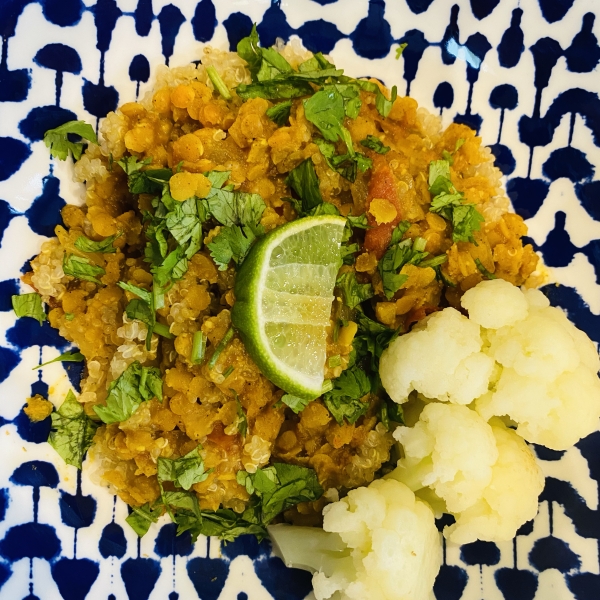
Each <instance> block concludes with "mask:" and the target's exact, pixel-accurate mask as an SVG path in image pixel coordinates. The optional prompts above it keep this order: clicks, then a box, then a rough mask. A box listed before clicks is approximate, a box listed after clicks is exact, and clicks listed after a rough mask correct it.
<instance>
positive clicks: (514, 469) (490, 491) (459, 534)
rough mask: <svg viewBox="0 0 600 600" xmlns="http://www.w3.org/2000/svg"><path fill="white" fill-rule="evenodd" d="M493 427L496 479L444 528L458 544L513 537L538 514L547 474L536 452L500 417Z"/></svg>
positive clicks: (450, 538) (494, 472)
mask: <svg viewBox="0 0 600 600" xmlns="http://www.w3.org/2000/svg"><path fill="white" fill-rule="evenodd" d="M492 431H493V433H494V437H495V438H496V446H497V448H498V460H497V461H496V463H495V464H494V466H493V467H492V480H491V482H490V483H489V485H488V486H487V487H486V488H485V489H484V490H483V493H482V494H481V497H480V498H479V499H478V500H477V502H475V504H473V505H472V506H471V507H470V508H468V509H467V510H465V511H464V512H461V513H460V514H458V515H456V523H455V524H453V525H450V526H449V527H446V529H445V530H444V536H445V537H447V538H448V539H449V540H451V541H452V542H456V543H457V544H468V543H470V542H473V541H475V540H485V541H504V540H510V539H512V538H513V537H515V535H516V533H517V529H518V528H519V527H520V526H521V525H522V524H523V523H526V522H527V521H529V520H530V519H533V517H535V515H536V514H537V510H538V496H539V495H540V494H541V493H542V490H543V489H544V476H543V474H542V470H541V469H540V467H539V465H538V464H537V461H536V458H535V456H534V454H533V452H532V451H531V449H530V448H529V446H528V445H527V444H526V443H525V442H524V441H523V440H522V439H521V438H520V437H519V436H518V435H517V434H516V433H515V432H514V431H512V430H511V429H507V428H506V427H505V426H504V425H503V424H502V423H501V422H500V421H499V420H497V419H494V421H493V422H492Z"/></svg>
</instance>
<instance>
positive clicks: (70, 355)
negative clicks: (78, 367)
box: [31, 351, 85, 371]
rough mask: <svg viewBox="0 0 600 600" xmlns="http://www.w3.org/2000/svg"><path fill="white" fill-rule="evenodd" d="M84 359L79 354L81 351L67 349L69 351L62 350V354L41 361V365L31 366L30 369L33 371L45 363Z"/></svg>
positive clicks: (81, 360)
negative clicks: (43, 361)
mask: <svg viewBox="0 0 600 600" xmlns="http://www.w3.org/2000/svg"><path fill="white" fill-rule="evenodd" d="M84 360H85V357H84V356H83V354H81V352H71V351H69V352H64V353H63V354H61V355H59V356H57V357H56V358H53V359H52V360H49V361H47V362H45V363H42V364H41V365H37V366H36V367H33V368H32V369H31V370H32V371H35V370H36V369H39V368H40V367H45V366H46V365H50V364H52V363H55V362H83V361H84Z"/></svg>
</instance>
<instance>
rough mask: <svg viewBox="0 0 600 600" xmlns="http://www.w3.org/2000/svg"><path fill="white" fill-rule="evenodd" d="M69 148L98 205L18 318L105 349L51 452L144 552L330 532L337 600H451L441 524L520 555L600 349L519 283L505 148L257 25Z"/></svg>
mask: <svg viewBox="0 0 600 600" xmlns="http://www.w3.org/2000/svg"><path fill="white" fill-rule="evenodd" d="M73 134H77V135H79V136H80V137H82V138H84V139H85V140H87V141H88V142H89V143H88V144H87V147H86V148H85V151H83V143H79V142H74V141H73V138H72V137H71V138H69V136H72V135H73ZM45 141H46V144H47V145H48V146H49V148H50V150H51V152H52V154H53V155H54V156H55V157H57V158H62V159H65V158H67V155H68V154H69V152H70V153H72V155H73V157H74V159H76V163H75V171H74V172H75V178H76V179H77V180H78V181H80V182H84V183H85V189H86V192H85V194H86V196H85V203H84V204H83V205H82V206H75V205H67V206H65V207H64V209H63V211H62V217H63V221H64V225H59V226H57V228H56V236H57V237H56V238H53V239H51V240H48V241H47V242H45V243H44V244H43V246H42V249H41V252H40V254H39V255H38V256H37V257H36V258H35V259H34V260H33V261H32V262H31V267H32V271H31V272H30V273H28V274H26V275H25V276H24V278H23V280H24V282H25V283H27V284H29V285H30V286H31V287H32V288H33V289H34V290H35V291H34V292H32V293H28V294H23V295H21V296H15V297H14V298H13V304H14V306H15V311H16V312H17V314H18V315H19V316H29V317H34V318H37V319H38V320H40V322H43V321H44V320H45V319H46V318H47V319H48V321H49V322H50V325H52V326H53V327H55V328H56V329H58V331H59V332H60V334H61V335H62V336H63V337H64V338H65V339H67V340H69V341H71V342H73V344H74V345H75V346H76V347H77V348H78V349H79V353H80V354H67V355H62V356H61V357H59V358H58V359H57V360H78V359H81V360H83V359H84V360H85V371H84V377H83V379H82V382H81V392H80V393H79V394H78V397H76V396H75V395H74V394H73V393H70V394H69V396H68V397H67V399H66V400H65V401H64V402H63V404H62V405H61V406H60V407H59V408H58V410H56V411H54V412H53V413H52V423H53V431H52V434H51V436H50V440H49V441H50V443H51V444H52V445H53V446H54V447H55V448H56V450H57V451H58V452H59V453H60V455H61V456H62V457H63V458H64V459H65V460H66V461H67V462H68V463H69V464H73V465H75V466H78V467H81V466H82V462H83V460H84V457H85V455H86V452H88V450H89V452H88V459H87V461H86V468H89V469H90V470H91V472H93V477H94V478H95V480H96V481H97V482H98V483H99V484H101V485H104V486H106V487H108V488H109V489H110V490H111V491H112V492H113V493H116V494H118V495H119V496H120V497H121V498H122V499H123V500H124V501H125V502H127V503H128V504H129V505H130V506H131V507H132V509H133V512H132V513H131V515H130V516H129V517H128V519H127V520H128V522H129V523H130V525H131V526H132V527H133V528H134V529H135V530H136V532H138V534H140V535H144V534H145V533H146V532H147V531H148V529H149V527H150V526H151V524H152V523H153V522H156V521H157V520H158V518H159V517H160V516H162V515H164V514H168V515H169V516H170V517H171V518H172V519H173V521H174V522H176V523H177V524H178V531H179V532H183V531H186V530H190V531H191V533H192V536H193V537H194V538H195V537H197V536H198V535H200V534H204V535H218V536H220V537H221V538H223V539H225V540H230V539H233V538H235V537H236V536H238V535H241V534H243V533H253V534H255V535H257V536H258V537H259V538H261V537H263V536H265V535H267V525H268V524H270V523H272V522H277V521H286V522H287V523H293V524H294V525H295V526H298V525H305V526H308V525H310V526H314V525H320V524H321V523H323V514H324V527H325V530H326V532H329V533H325V532H323V530H321V529H318V528H313V529H311V530H310V531H311V532H312V533H309V534H302V535H304V536H305V537H304V538H302V537H301V534H300V532H301V531H305V529H304V528H302V527H300V528H297V531H298V536H300V537H298V540H304V542H301V541H299V542H298V543H299V545H298V546H297V547H296V550H297V551H298V552H300V559H298V560H300V563H302V561H303V560H305V559H306V553H304V554H302V544H303V543H306V544H309V545H310V544H311V543H313V542H314V540H313V537H312V536H313V535H316V536H317V537H319V536H321V537H319V539H320V540H327V541H323V544H324V546H323V548H324V549H325V550H327V551H329V550H331V551H332V552H334V551H335V552H338V553H339V556H337V558H336V560H337V561H338V562H335V561H334V562H333V563H331V564H328V566H325V563H323V565H321V567H322V568H321V567H320V566H318V565H317V566H316V567H315V566H314V563H306V564H304V565H303V564H300V566H305V567H307V568H313V569H317V570H319V571H320V572H319V573H317V574H316V575H315V591H316V593H317V595H318V597H319V598H328V597H330V596H332V595H333V596H334V597H336V598H337V597H339V598H367V597H369V598H374V599H375V598H404V599H408V598H410V599H411V600H415V599H416V598H417V597H418V598H421V597H423V598H425V597H427V594H428V593H429V590H430V588H431V586H432V584H433V578H434V576H435V573H436V571H437V568H438V566H439V551H440V540H439V536H438V535H437V533H436V532H435V527H434V520H433V512H432V510H430V509H429V508H428V507H427V506H426V504H425V502H429V503H430V504H431V506H432V508H433V510H434V511H435V512H438V513H440V512H444V511H447V512H451V513H453V514H454V515H455V517H456V524H455V525H453V526H452V527H451V528H450V529H449V530H448V531H447V532H446V533H447V535H448V536H449V537H450V539H452V540H456V541H459V542H463V541H469V540H472V539H475V538H477V537H478V538H480V539H506V538H507V537H510V536H512V535H513V534H514V532H515V530H516V528H517V527H518V526H519V525H520V524H521V523H522V522H524V521H525V520H527V519H530V518H531V517H532V516H533V515H534V514H535V510H536V508H537V495H538V494H539V492H540V490H541V486H542V478H541V475H540V471H539V468H538V467H537V465H536V462H535V458H534V456H533V454H532V453H531V451H530V450H529V448H528V447H527V445H526V444H525V442H523V441H522V439H521V438H520V437H519V436H523V437H524V438H525V439H526V440H528V441H535V442H537V443H544V444H547V445H549V446H550V447H554V448H564V447H567V446H568V445H570V444H572V443H574V441H576V440H577V439H579V437H581V436H583V435H586V434H587V433H589V432H590V431H592V430H593V429H595V427H596V426H597V419H598V416H599V411H598V406H597V405H598V402H597V401H596V400H597V395H598V380H597V376H596V371H597V370H598V357H597V353H596V352H595V349H594V348H593V346H591V342H589V341H585V340H584V338H585V336H584V334H582V333H581V332H578V331H576V330H575V329H574V328H573V327H572V326H571V325H570V324H568V322H567V321H566V319H565V318H564V316H561V313H560V312H559V311H557V310H556V309H551V308H549V307H548V306H547V304H548V303H547V301H545V299H544V297H543V296H542V295H541V294H540V293H539V292H527V293H526V294H525V295H524V294H523V293H522V292H521V291H520V290H519V289H518V288H517V287H515V286H523V285H524V286H530V287H531V286H535V285H536V284H537V283H539V277H538V273H537V272H536V267H537V263H538V258H537V256H536V254H535V252H534V251H533V248H532V247H531V246H530V245H524V244H523V242H522V237H523V236H524V235H525V233H526V226H525V225H524V223H523V220H522V219H521V218H520V217H519V216H517V215H515V214H513V213H511V212H509V210H508V209H509V202H508V199H507V197H506V194H505V192H504V190H503V189H502V186H501V173H500V171H499V170H498V169H497V168H495V167H494V158H493V156H492V155H491V152H490V150H489V149H488V148H486V147H484V146H482V143H481V139H480V138H479V137H477V136H476V135H475V132H474V131H472V130H471V129H469V128H468V127H466V126H465V125H459V124H452V125H450V126H449V127H448V128H447V129H442V127H441V124H440V120H439V119H438V118H437V117H435V116H433V115H431V114H429V113H428V112H427V111H426V110H425V109H423V108H419V107H418V106H417V103H416V102H415V101H414V100H413V99H412V98H409V97H405V98H402V97H398V96H397V92H396V88H395V87H393V88H392V90H391V91H390V90H388V89H386V88H385V87H384V86H383V85H382V84H381V83H380V82H378V81H375V80H364V79H353V78H351V77H349V76H347V75H345V74H344V72H343V71H342V70H341V69H337V68H336V67H335V65H333V64H332V63H331V62H330V61H329V60H328V59H327V58H326V57H325V56H323V55H321V54H320V53H317V54H314V55H313V54H312V53H309V52H307V51H305V50H304V49H303V48H301V47H300V46H299V45H297V44H294V43H291V44H289V45H286V46H280V47H277V48H261V47H260V46H259V43H258V36H257V34H256V30H255V29H254V30H253V31H252V33H251V35H250V36H249V37H247V38H244V39H243V40H242V41H241V42H240V43H239V45H238V52H237V53H229V52H220V51H218V50H215V49H211V48H206V49H205V50H204V56H203V57H202V61H201V64H200V65H198V66H196V65H195V64H190V65H188V66H186V67H179V68H173V69H167V68H166V67H163V68H162V69H159V70H158V74H157V81H156V85H155V88H154V90H153V91H152V92H150V93H148V94H147V95H146V96H145V97H144V98H143V99H142V100H140V101H139V102H130V103H127V104H124V105H123V106H121V107H120V108H119V109H118V110H117V111H116V112H114V113H110V114H109V115H108V116H107V117H106V118H105V119H104V120H103V121H102V123H101V125H100V136H99V139H96V135H95V133H94V131H93V129H92V128H91V127H90V126H89V125H86V124H84V123H82V122H71V123H66V124H65V125H62V126H61V127H59V128H57V129H55V130H52V131H49V132H47V134H46V137H45ZM236 299H237V300H239V303H236ZM45 305H47V306H48V307H49V309H50V310H49V312H48V314H47V315H46V313H45V310H44V306H45ZM465 310H466V311H468V312H469V314H470V318H467V317H466V316H464V314H463V313H464V312H465ZM557 347H560V348H559V349H558V350H557V349H556V348H557ZM386 348H387V349H386ZM537 350H540V351H541V352H542V354H541V355H539V356H538V355H536V354H535V352H536V351H537ZM532 352H533V354H532ZM380 360H381V367H380ZM380 377H381V378H380ZM382 383H383V386H382ZM388 394H389V396H388ZM583 397H585V398H586V399H582V398H583ZM403 407H406V410H405V413H406V414H403ZM50 408H51V407H50ZM28 411H29V412H28V414H30V415H31V416H32V418H38V417H40V418H44V417H45V416H47V415H48V412H49V409H48V403H47V402H46V401H45V400H44V399H41V398H34V399H30V403H29V408H28ZM448 423H453V424H454V425H455V426H453V427H450V428H449V427H448ZM514 427H516V433H515V432H514V431H513V428H514ZM395 442H396V443H397V442H399V445H397V446H396V450H399V451H400V453H401V455H400V456H401V457H400V461H399V462H398V461H397V458H398V456H395V459H394V460H393V461H390V456H391V454H390V453H391V449H392V446H393V445H394V443H395ZM396 450H394V452H396ZM382 475H385V476H386V477H387V478H388V479H389V481H375V482H373V483H371V482H372V481H373V480H374V478H376V477H380V476H382ZM394 479H397V480H399V481H402V482H403V483H400V482H399V481H394ZM370 483H371V485H369V486H368V487H366V486H367V485H368V484H370ZM517 484H518V485H519V486H521V487H522V488H523V489H525V490H526V492H524V498H523V500H522V502H521V503H520V504H518V505H514V498H515V497H516V496H517V494H515V493H513V488H514V485H517ZM509 485H510V486H513V487H505V486H509ZM355 488H358V489H355ZM411 490H412V491H411ZM413 492H414V493H413ZM415 494H416V498H415ZM340 496H341V497H342V500H339V498H340ZM344 496H345V497H344ZM332 503H333V504H332ZM328 504H329V506H327V507H326V508H325V510H324V507H325V506H326V505H328ZM376 506H380V507H381V510H380V511H379V510H378V509H377V508H376ZM407 519H408V520H410V522H408V521H407V522H403V521H404V520H407ZM275 530H276V529H275ZM275 530H274V531H275ZM359 530H360V532H359ZM277 531H282V530H281V529H280V530H277ZM357 532H358V533H357ZM359 533H360V535H359ZM282 535H283V536H284V537H285V536H287V535H288V533H287V530H286V532H284V533H283V534H282ZM323 536H326V537H323ZM332 536H337V537H332ZM311 540H312V541H311ZM314 543H317V542H314ZM319 543H320V542H319ZM283 545H284V544H283V543H282V547H283ZM306 547H307V548H308V547H309V546H306ZM328 549H329V550H328ZM388 550H389V551H390V552H392V554H391V555H390V556H392V557H393V560H392V559H391V558H390V557H389V556H387V554H386V553H387V552H388ZM402 557H404V558H406V566H405V571H406V573H405V576H404V577H405V580H404V582H403V586H404V587H402V586H400V587H398V586H396V583H395V579H394V577H396V575H395V574H394V569H395V568H396V565H397V559H398V560H401V559H402ZM414 557H417V558H414ZM288 562H289V563H290V564H295V562H297V561H296V560H295V559H294V558H290V559H289V560H288ZM338 567H339V569H338ZM373 574H375V578H376V580H377V586H378V587H377V588H374V587H373V585H372V584H373V581H374V579H373V577H374V575H373ZM415 574H422V577H420V576H419V577H416V578H415ZM367 589H369V590H371V591H369V593H370V594H371V595H369V596H367V595H366V593H367V592H366V591H365V590H367ZM373 590H375V591H373Z"/></svg>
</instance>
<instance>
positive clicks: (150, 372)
mask: <svg viewBox="0 0 600 600" xmlns="http://www.w3.org/2000/svg"><path fill="white" fill-rule="evenodd" d="M152 398H157V399H158V400H159V401H161V402H162V379H161V378H160V369H157V368H156V367H143V366H142V365H141V364H140V363H139V362H138V361H137V360H136V361H135V362H133V363H131V364H130V365H129V366H128V367H127V369H125V371H124V372H123V373H122V374H121V375H120V376H119V377H118V379H116V380H115V381H113V382H112V383H111V384H110V385H109V386H108V396H107V398H106V406H94V410H95V411H96V414H97V415H98V416H99V417H100V419H102V421H103V422H104V423H117V422H121V421H126V420H127V419H129V417H131V415H132V414H133V413H134V412H135V411H136V410H137V409H138V407H139V405H140V404H141V403H142V402H144V401H147V400H151V399H152Z"/></svg>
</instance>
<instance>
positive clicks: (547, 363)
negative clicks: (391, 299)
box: [380, 279, 600, 450]
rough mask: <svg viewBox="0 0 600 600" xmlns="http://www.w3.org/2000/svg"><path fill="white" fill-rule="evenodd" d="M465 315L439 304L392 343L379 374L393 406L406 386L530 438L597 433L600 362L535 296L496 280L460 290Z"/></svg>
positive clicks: (557, 439)
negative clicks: (503, 421)
mask: <svg viewBox="0 0 600 600" xmlns="http://www.w3.org/2000/svg"><path fill="white" fill-rule="evenodd" d="M462 304H463V307H464V308H465V309H466V310H467V311H468V312H469V315H470V318H469V319H467V318H466V317H464V316H462V315H461V314H460V313H459V312H458V311H457V310H455V309H453V308H446V309H444V310H443V311H441V312H438V313H436V314H433V315H431V316H430V317H429V318H427V319H425V320H423V321H422V322H421V323H419V325H418V326H417V327H416V328H415V329H413V331H411V332H410V333H408V334H406V335H404V336H400V337H399V338H397V339H396V340H395V341H394V342H392V343H391V344H390V346H389V347H388V349H387V350H386V351H385V352H384V353H383V355H382V357H381V366H380V375H381V381H382V383H383V386H384V387H385V389H386V390H387V392H388V393H389V395H390V396H391V398H392V399H393V400H394V401H395V402H398V403H400V404H402V403H404V402H406V401H407V400H408V395H409V393H410V392H411V391H412V390H416V391H417V392H420V393H421V394H423V395H424V396H426V397H427V398H429V399H435V400H441V401H443V402H448V401H449V402H452V403H456V404H469V403H471V402H472V401H474V400H475V405H474V408H475V410H477V412H478V413H479V414H480V415H481V416H482V417H483V418H484V419H486V420H489V419H490V418H491V417H493V416H499V417H508V418H509V419H510V420H511V421H512V422H513V423H515V424H516V425H517V433H518V434H519V435H520V436H521V437H523V438H524V439H526V440H527V441H529V442H535V443H537V444H543V445H544V446H547V447H549V448H552V449H554V450H565V449H567V448H569V447H570V446H572V445H573V444H575V443H576V442H577V441H579V440H580V439H581V438H583V437H585V436H586V435H588V434H590V433H592V432H593V431H595V430H596V429H597V427H598V418H600V380H599V379H598V370H599V369H600V360H599V358H598V353H597V351H596V349H595V347H594V344H593V342H592V341H591V340H590V339H589V338H588V337H587V335H585V333H583V332H582V331H580V330H578V329H577V328H576V327H575V326H574V325H573V324H572V323H570V322H569V320H568V319H567V317H566V316H565V315H564V313H563V312H562V311H561V310H559V309H558V308H553V307H550V305H549V302H548V300H547V298H546V297H545V296H544V295H543V294H542V293H541V292H540V291H538V290H527V291H525V292H521V291H520V290H519V289H518V288H515V287H514V286H512V285H511V284H510V283H508V282H506V281H504V280H502V279H493V280H489V281H483V282H481V283H480V284H479V285H477V286H476V287H474V288H473V289H471V290H469V291H468V292H466V293H465V294H464V296H463V298H462Z"/></svg>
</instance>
